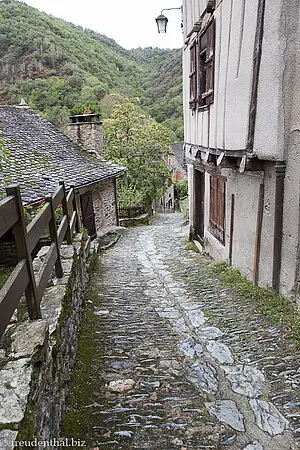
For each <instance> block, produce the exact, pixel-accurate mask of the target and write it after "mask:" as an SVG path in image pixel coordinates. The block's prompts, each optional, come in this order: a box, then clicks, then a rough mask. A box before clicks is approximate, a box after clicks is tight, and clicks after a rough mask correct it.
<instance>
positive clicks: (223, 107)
mask: <svg viewBox="0 0 300 450" xmlns="http://www.w3.org/2000/svg"><path fill="white" fill-rule="evenodd" d="M217 3H218V2H217ZM257 4H258V0H253V1H251V2H245V3H244V2H234V1H233V0H223V1H222V2H220V3H218V5H217V8H216V10H215V12H214V18H215V24H216V27H215V29H216V36H215V74H214V80H215V82H214V94H215V95H214V103H213V104H212V105H211V106H210V107H209V108H205V107H204V108H200V109H199V110H198V109H196V110H195V111H192V110H190V109H189V76H188V74H189V64H190V57H189V53H190V50H189V47H190V44H191V42H192V41H193V39H195V38H196V33H195V32H194V33H192V34H191V36H190V38H189V43H188V44H186V45H185V46H184V55H183V64H184V112H185V126H186V130H185V141H186V142H190V143H194V144H198V145H202V146H204V147H208V146H209V147H212V148H220V149H227V150H239V149H244V148H245V147H246V140H247V133H248V118H249V105H250V93H251V86H252V68H253V58H252V57H253V50H254V38H255V32H256V17H257ZM205 5H206V2H193V3H192V5H190V4H189V5H188V8H186V7H184V23H185V24H186V27H187V28H186V30H185V32H184V33H185V36H186V35H187V34H188V33H189V32H190V31H191V30H192V28H193V25H194V24H195V22H196V21H199V19H200V15H201V14H202V13H203V10H204V8H205ZM186 6H187V4H186ZM185 16H186V17H185ZM204 21H205V18H204Z"/></svg>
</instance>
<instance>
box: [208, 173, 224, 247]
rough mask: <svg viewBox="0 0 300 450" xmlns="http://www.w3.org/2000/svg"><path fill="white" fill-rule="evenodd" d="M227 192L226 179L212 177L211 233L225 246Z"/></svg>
mask: <svg viewBox="0 0 300 450" xmlns="http://www.w3.org/2000/svg"><path fill="white" fill-rule="evenodd" d="M225 191H226V182H225V181H224V179H222V178H220V177H216V176H213V175H211V176H210V215H209V231H210V232H211V234H213V235H214V236H215V237H216V238H217V239H218V240H219V241H220V242H221V243H222V244H223V245H224V244H225Z"/></svg>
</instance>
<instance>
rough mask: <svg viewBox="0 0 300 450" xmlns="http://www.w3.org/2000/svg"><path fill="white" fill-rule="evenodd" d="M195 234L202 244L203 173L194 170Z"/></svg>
mask: <svg viewBox="0 0 300 450" xmlns="http://www.w3.org/2000/svg"><path fill="white" fill-rule="evenodd" d="M194 192H195V234H196V238H197V239H198V240H199V242H200V243H201V244H202V243H203V240H204V196H205V172H201V171H200V170H198V169H196V170H195V191H194Z"/></svg>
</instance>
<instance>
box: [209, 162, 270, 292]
mask: <svg viewBox="0 0 300 450" xmlns="http://www.w3.org/2000/svg"><path fill="white" fill-rule="evenodd" d="M267 172H268V175H267V178H266V186H265V202H264V214H263V226H262V238H261V257H260V265H259V284H261V285H269V286H270V285H271V284H272V263H273V224H274V177H273V175H272V170H268V171H267ZM222 173H223V175H225V176H227V183H226V218H225V245H224V246H223V245H222V244H221V243H220V242H219V241H218V240H217V239H216V238H215V237H214V236H213V235H212V234H211V233H210V232H209V203H210V202H209V186H210V176H209V174H206V177H205V180H206V192H207V196H206V199H205V240H206V249H207V251H208V252H209V254H210V255H211V256H212V257H213V258H214V259H216V260H226V261H228V257H229V239H230V236H229V233H230V209H231V194H234V195H235V213H234V230H233V251H232V265H233V267H236V268H238V269H239V270H241V272H242V273H243V274H244V275H245V276H246V277H247V278H248V279H250V280H252V279H253V266H254V248H255V236H256V220H257V211H258V197H259V186H260V184H261V183H263V180H264V178H263V176H262V175H260V174H252V175H251V174H246V173H244V174H240V173H238V172H233V171H229V170H225V169H224V170H223V171H222Z"/></svg>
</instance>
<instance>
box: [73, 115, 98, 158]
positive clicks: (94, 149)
mask: <svg viewBox="0 0 300 450" xmlns="http://www.w3.org/2000/svg"><path fill="white" fill-rule="evenodd" d="M68 135H69V138H70V139H72V141H73V142H75V143H77V144H78V145H79V146H80V147H83V148H84V149H85V150H86V151H88V152H89V153H92V154H95V155H96V156H97V155H99V156H100V157H101V158H104V156H103V152H104V139H103V133H102V124H101V122H94V123H93V122H90V123H89V122H80V123H69V125H68Z"/></svg>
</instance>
